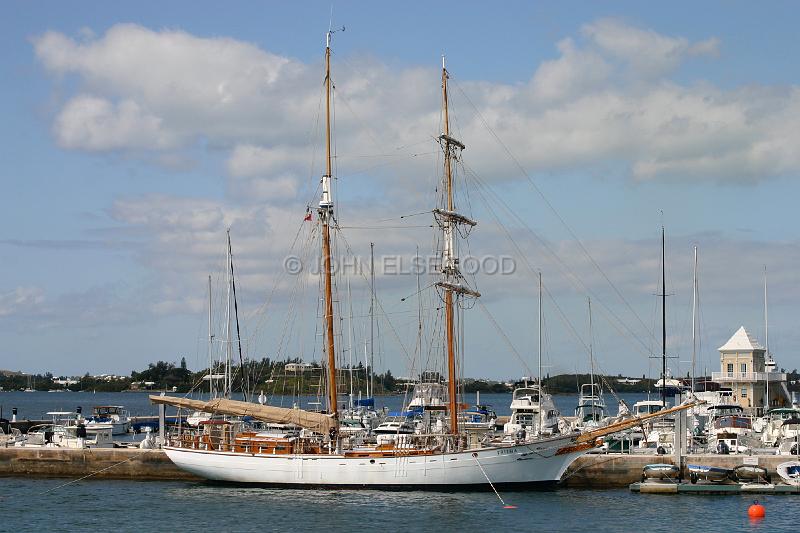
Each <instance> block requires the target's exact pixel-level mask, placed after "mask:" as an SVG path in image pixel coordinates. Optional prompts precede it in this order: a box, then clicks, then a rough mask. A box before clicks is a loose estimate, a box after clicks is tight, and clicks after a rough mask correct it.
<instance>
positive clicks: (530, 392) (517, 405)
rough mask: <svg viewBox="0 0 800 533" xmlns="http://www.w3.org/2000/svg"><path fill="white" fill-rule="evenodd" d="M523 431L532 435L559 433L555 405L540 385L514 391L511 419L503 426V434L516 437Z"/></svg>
mask: <svg viewBox="0 0 800 533" xmlns="http://www.w3.org/2000/svg"><path fill="white" fill-rule="evenodd" d="M540 420H541V430H540ZM521 431H522V432H525V433H529V434H531V435H537V434H541V435H553V434H555V433H558V411H557V410H556V406H555V403H553V398H552V397H551V396H550V395H549V394H547V393H546V392H544V391H542V390H540V388H539V385H531V386H527V387H520V388H517V389H514V392H513V393H512V395H511V418H510V419H509V420H508V422H506V423H505V425H504V426H503V433H504V434H506V435H516V434H518V433H519V432H521Z"/></svg>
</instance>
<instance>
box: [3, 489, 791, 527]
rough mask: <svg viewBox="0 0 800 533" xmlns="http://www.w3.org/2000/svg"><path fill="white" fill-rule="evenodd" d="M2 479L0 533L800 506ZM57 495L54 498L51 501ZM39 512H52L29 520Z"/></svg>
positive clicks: (679, 519)
mask: <svg viewBox="0 0 800 533" xmlns="http://www.w3.org/2000/svg"><path fill="white" fill-rule="evenodd" d="M64 483H68V481H65V480H63V479H19V478H6V479H0V494H2V496H0V506H2V508H3V510H4V511H5V512H4V513H3V518H2V522H0V531H52V530H54V529H58V530H64V531H106V530H108V529H111V528H113V529H114V530H115V531H118V532H123V531H125V532H127V531H132V532H137V533H138V532H141V531H148V530H156V529H159V530H176V527H175V526H179V529H178V530H180V531H201V530H204V531H261V532H263V531H358V530H364V529H369V530H380V531H435V530H438V531H548V532H561V531H564V532H567V531H570V532H574V531H589V530H591V531H593V532H595V533H601V532H617V531H647V532H674V531H709V532H716V531H720V532H730V531H793V530H796V520H797V518H796V517H797V515H798V512H800V498H797V497H794V496H763V497H760V498H759V501H760V502H761V503H763V505H764V507H765V508H766V518H765V519H763V520H762V521H761V522H758V523H752V522H750V520H749V519H748V517H747V508H748V506H749V505H750V504H751V503H752V500H753V496H752V495H751V496H749V497H748V496H694V495H674V496H659V495H646V494H634V493H631V492H630V491H628V490H627V489H616V490H602V491H598V490H574V489H561V490H555V491H552V492H504V493H501V496H502V497H503V499H504V500H505V501H506V503H508V504H510V505H514V506H516V507H517V508H516V509H504V508H503V506H502V505H501V504H500V502H499V501H498V500H497V497H496V496H495V495H494V494H493V493H491V492H474V493H452V494H450V493H436V494H435V495H432V494H430V493H425V492H383V491H367V490H364V491H358V490H291V489H264V488H242V487H227V486H213V485H207V484H204V483H187V482H183V483H179V482H133V481H91V480H86V481H81V482H77V483H71V484H69V485H66V486H63V485H64ZM47 491H50V492H47ZM34 509H38V510H46V512H31V511H32V510H34Z"/></svg>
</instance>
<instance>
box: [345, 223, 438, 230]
mask: <svg viewBox="0 0 800 533" xmlns="http://www.w3.org/2000/svg"><path fill="white" fill-rule="evenodd" d="M432 227H433V224H428V225H426V226H425V225H416V226H339V229H416V228H432Z"/></svg>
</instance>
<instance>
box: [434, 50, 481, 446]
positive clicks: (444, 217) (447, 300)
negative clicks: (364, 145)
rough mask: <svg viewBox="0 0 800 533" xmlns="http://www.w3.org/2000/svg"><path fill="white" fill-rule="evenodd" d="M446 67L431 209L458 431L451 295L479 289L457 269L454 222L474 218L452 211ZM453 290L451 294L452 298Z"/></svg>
mask: <svg viewBox="0 0 800 533" xmlns="http://www.w3.org/2000/svg"><path fill="white" fill-rule="evenodd" d="M447 79H448V74H447V67H446V66H445V58H444V56H442V119H443V120H442V121H443V126H444V132H443V133H442V135H440V136H439V142H440V144H441V146H442V149H443V150H444V194H445V197H444V202H443V203H444V209H442V208H437V209H434V211H433V212H434V215H435V216H436V217H437V221H438V222H439V225H440V227H441V228H442V232H443V237H444V239H443V240H444V242H443V245H444V249H443V252H442V273H441V280H440V281H439V282H438V283H437V285H438V286H439V287H440V288H442V289H444V316H445V349H446V353H447V393H448V399H449V409H450V432H451V433H453V434H456V433H458V390H457V383H456V382H457V380H458V374H457V370H456V345H455V344H456V339H455V337H456V333H455V298H457V297H458V296H460V295H468V296H473V297H478V296H480V293H478V292H477V291H473V290H472V289H469V288H468V287H465V286H464V285H462V284H461V280H462V276H461V272H459V269H458V257H457V254H456V249H455V240H454V234H455V227H456V224H466V225H469V226H475V224H476V222H475V221H473V220H471V219H469V218H467V217H465V216H464V215H461V214H459V213H457V212H456V211H455V204H454V201H453V168H452V167H453V165H452V162H453V160H454V159H456V158H457V157H458V153H459V152H460V151H461V150H463V149H464V144H463V143H461V142H460V141H458V140H456V139H454V138H453V137H451V136H450V116H449V114H448V100H447ZM454 294H455V298H454Z"/></svg>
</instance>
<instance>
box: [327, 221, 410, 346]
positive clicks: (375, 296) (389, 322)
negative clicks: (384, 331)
mask: <svg viewBox="0 0 800 533" xmlns="http://www.w3.org/2000/svg"><path fill="white" fill-rule="evenodd" d="M335 229H337V230H338V229H339V228H338V226H335ZM337 233H338V234H339V236H340V237H341V239H342V241H344V246H345V248H346V250H347V251H348V252H349V253H350V255H352V256H355V253H353V249H352V248H351V247H350V243H349V242H348V241H347V238H346V237H345V236H344V234H343V233H341V232H339V231H337ZM361 277H362V278H363V279H364V281H365V282H366V283H367V285H370V283H369V280H367V277H366V276H365V275H364V273H363V272H362V273H361ZM369 290H370V293H372V297H373V298H375V303H377V304H378V308H379V309H380V310H381V313H383V315H384V316H385V315H386V311H385V310H384V308H383V304H382V303H381V300H380V298H378V295H377V294H375V291H374V290H373V289H372V287H370V289H369ZM386 323H387V324H389V328H390V329H391V330H392V333H393V334H394V337H395V340H397V344H399V345H400V348H401V349H402V350H403V355H405V357H406V359H408V360H409V361H411V356H410V355H408V350H407V349H406V347H405V345H404V344H403V341H402V340H401V339H400V335H398V334H397V330H395V328H394V324H392V321H391V320H389V319H388V318H386Z"/></svg>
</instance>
